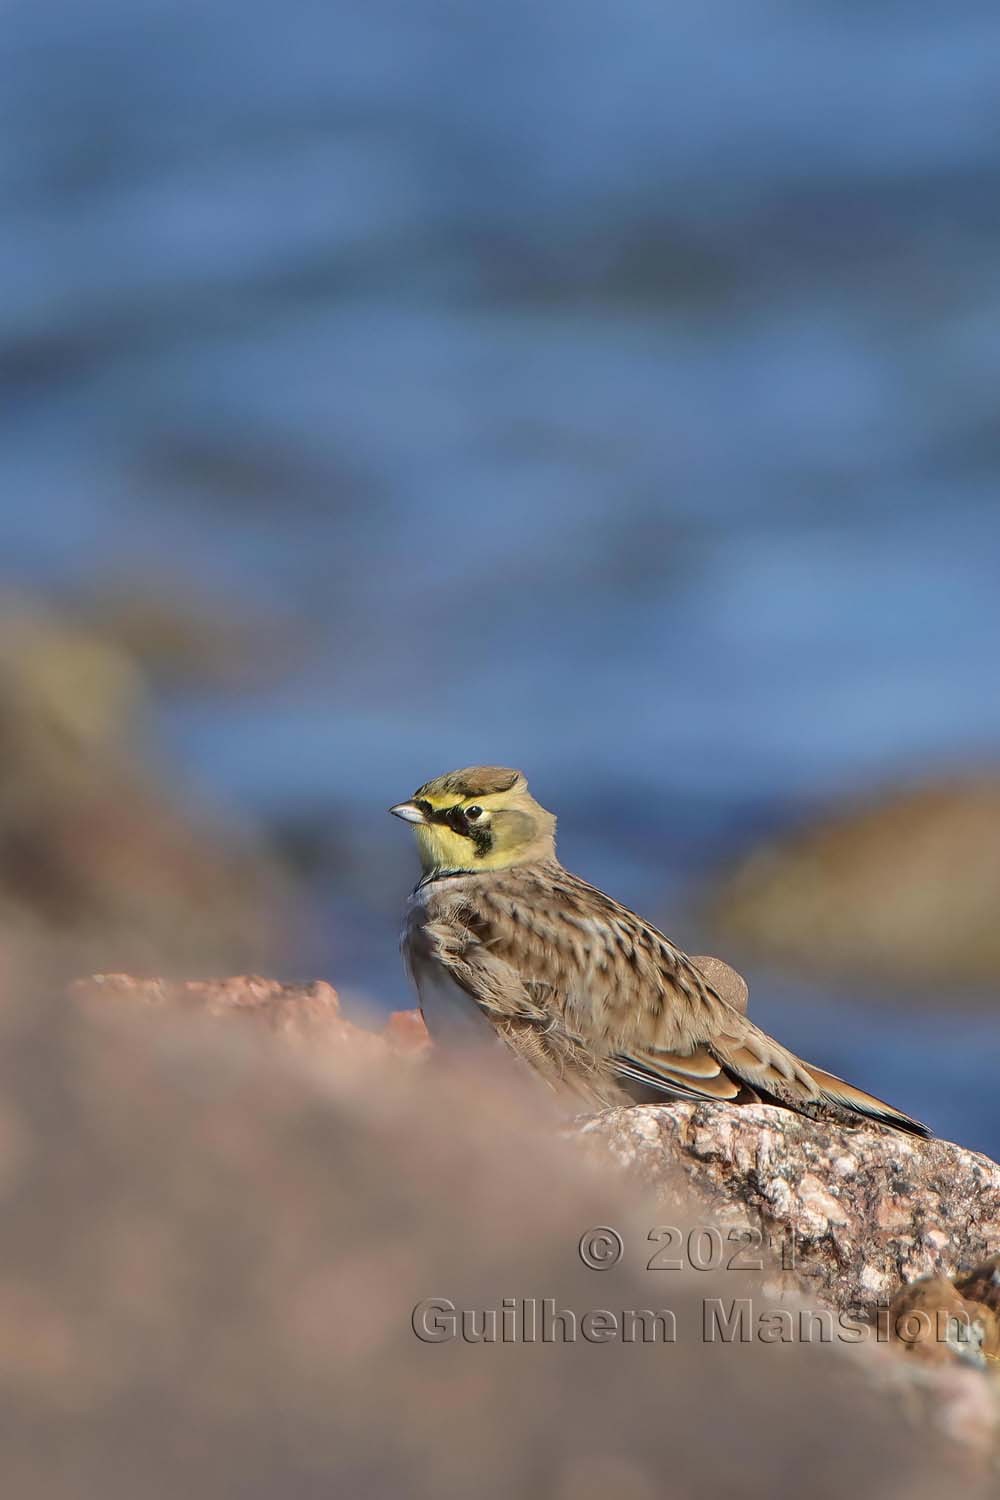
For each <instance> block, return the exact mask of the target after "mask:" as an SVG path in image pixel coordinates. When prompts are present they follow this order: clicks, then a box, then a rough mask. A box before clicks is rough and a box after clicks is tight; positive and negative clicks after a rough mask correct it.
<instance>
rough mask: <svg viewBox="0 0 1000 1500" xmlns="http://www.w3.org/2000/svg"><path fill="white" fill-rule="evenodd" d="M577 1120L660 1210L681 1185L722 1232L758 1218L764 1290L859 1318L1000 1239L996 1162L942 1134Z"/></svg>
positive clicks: (636, 1111)
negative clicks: (793, 1294) (803, 1296)
mask: <svg viewBox="0 0 1000 1500" xmlns="http://www.w3.org/2000/svg"><path fill="white" fill-rule="evenodd" d="M579 1128H580V1131H581V1134H582V1137H583V1139H584V1140H585V1141H587V1142H590V1143H593V1144H597V1143H599V1144H600V1146H601V1148H602V1149H603V1150H606V1151H607V1152H609V1153H610V1154H611V1156H612V1157H613V1158H614V1160H615V1161H616V1162H618V1163H619V1164H620V1165H621V1166H622V1167H623V1168H624V1169H625V1170H626V1172H627V1174H628V1175H629V1176H630V1177H632V1178H634V1179H637V1180H638V1181H641V1182H642V1183H643V1184H645V1185H647V1186H649V1187H651V1188H653V1190H654V1191H655V1192H656V1193H657V1194H658V1196H659V1198H660V1201H661V1202H662V1203H663V1204H664V1205H665V1206H666V1207H668V1208H669V1205H670V1203H671V1202H672V1201H673V1199H674V1197H675V1196H676V1193H677V1191H678V1188H679V1186H681V1185H683V1186H686V1187H687V1188H688V1189H689V1190H692V1191H693V1192H694V1193H695V1194H696V1195H697V1197H698V1198H699V1200H700V1201H701V1202H702V1203H703V1204H704V1206H705V1208H706V1210H708V1211H710V1212H711V1214H712V1215H713V1217H714V1218H715V1219H716V1220H717V1222H718V1224H719V1225H720V1226H721V1227H722V1228H723V1230H725V1229H726V1228H727V1227H728V1228H730V1229H732V1230H733V1231H734V1232H737V1233H743V1232H745V1231H746V1230H747V1229H748V1227H750V1226H757V1225H759V1227H760V1230H761V1233H762V1236H763V1239H762V1243H761V1246H760V1247H759V1254H760V1257H761V1258H762V1260H763V1264H764V1269H765V1271H767V1273H768V1276H769V1282H770V1284H771V1285H772V1286H773V1287H775V1288H778V1289H785V1290H790V1289H798V1290H800V1291H802V1292H805V1293H807V1294H808V1295H809V1296H810V1297H811V1298H812V1299H814V1300H815V1301H817V1302H819V1303H822V1304H825V1305H827V1306H829V1307H833V1308H837V1309H841V1310H850V1311H854V1312H858V1313H860V1314H861V1315H862V1316H864V1317H865V1318H866V1319H876V1318H877V1317H878V1316H879V1315H880V1313H881V1315H882V1316H883V1317H885V1315H886V1312H887V1309H888V1306H889V1303H890V1301H891V1299H892V1298H893V1297H894V1296H895V1294H896V1292H897V1291H898V1289H899V1287H900V1285H901V1283H903V1282H907V1281H911V1280H912V1279H913V1278H914V1277H918V1276H922V1275H924V1274H940V1275H945V1276H950V1275H953V1274H954V1273H955V1272H956V1271H959V1270H960V1269H962V1268H968V1267H970V1266H972V1265H974V1264H975V1263H976V1262H977V1261H980V1260H982V1259H984V1257H986V1256H987V1255H989V1254H990V1253H991V1252H992V1251H994V1250H996V1248H997V1247H998V1246H1000V1166H997V1164H996V1163H995V1162H992V1161H990V1160H989V1158H988V1157H985V1156H980V1155H979V1154H978V1153H976V1152H974V1151H966V1150H963V1148H962V1147H961V1146H955V1145H952V1144H951V1143H950V1142H949V1141H941V1140H929V1141H925V1140H920V1139H918V1138H916V1137H914V1136H906V1135H902V1134H900V1133H899V1132H896V1131H892V1130H888V1129H883V1128H880V1127H878V1126H872V1127H861V1128H852V1127H848V1126H839V1125H836V1124H832V1123H827V1122H820V1121H814V1120H810V1119H806V1118H804V1117H803V1116H801V1115H796V1114H792V1113H791V1112H790V1111H788V1110H783V1109H778V1108H775V1107H773V1106H770V1105H765V1104H756V1105H745V1106H742V1107H740V1108H738V1109H734V1108H732V1106H729V1105H725V1104H709V1103H706V1104H687V1103H676V1104H664V1105H641V1106H637V1107H634V1108H630V1109H629V1108H625V1109H615V1110H609V1111H607V1112H605V1113H603V1114H599V1115H596V1116H593V1117H591V1118H589V1119H587V1120H586V1121H585V1122H584V1123H583V1124H582V1125H581V1126H580V1127H579ZM755 1253H756V1252H755ZM751 1258H752V1257H751ZM746 1262H747V1256H746V1255H744V1256H743V1260H742V1263H743V1264H746Z"/></svg>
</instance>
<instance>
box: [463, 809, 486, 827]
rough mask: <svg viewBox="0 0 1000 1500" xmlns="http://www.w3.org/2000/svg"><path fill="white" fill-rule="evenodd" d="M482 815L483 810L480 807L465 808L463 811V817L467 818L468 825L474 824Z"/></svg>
mask: <svg viewBox="0 0 1000 1500" xmlns="http://www.w3.org/2000/svg"><path fill="white" fill-rule="evenodd" d="M482 814H483V810H482V808H481V807H467V808H466V809H465V816H466V817H467V818H468V820H469V822H470V823H474V822H475V821H476V819H477V818H480V817H482Z"/></svg>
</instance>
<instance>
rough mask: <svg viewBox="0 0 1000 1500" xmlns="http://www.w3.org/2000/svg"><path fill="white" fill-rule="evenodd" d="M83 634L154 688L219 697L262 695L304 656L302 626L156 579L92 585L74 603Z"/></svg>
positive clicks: (186, 584) (137, 576)
mask: <svg viewBox="0 0 1000 1500" xmlns="http://www.w3.org/2000/svg"><path fill="white" fill-rule="evenodd" d="M74 612H75V613H76V614H77V615H78V616H79V618H80V620H81V622H82V625H83V628H84V629H85V630H87V631H92V632H94V633H95V634H97V635H99V636H100V638H101V639H102V640H104V641H106V642H108V643H109V644H112V645H114V646H116V647H117V648H118V649H119V650H120V651H122V652H124V653H126V654H127V655H128V657H129V658H130V659H131V660H134V661H136V662H138V663H139V665H140V666H141V668H142V671H143V672H144V674H145V675H146V677H147V678H148V679H149V680H150V681H151V682H152V683H153V684H154V685H155V686H156V687H163V688H167V689H177V688H184V689H187V690H191V689H196V690H197V689H202V690H211V691H212V692H214V693H219V692H227V691H231V692H239V691H241V690H244V689H247V688H251V687H252V688H254V689H259V688H260V687H261V686H268V685H270V684H272V683H273V682H274V681H275V679H276V678H279V677H280V676H282V675H283V674H287V672H288V669H289V661H290V658H295V659H297V660H302V659H303V658H304V656H305V654H306V645H305V641H304V639H303V631H302V627H301V625H299V626H297V627H295V626H293V625H292V623H291V621H290V620H288V619H287V618H284V617H279V618H276V617H275V616H274V614H273V613H268V612H267V611H266V609H265V607H264V606H263V605H257V607H253V605H251V604H249V603H248V601H247V599H246V598H245V597H243V596H241V597H239V598H233V597H225V596H222V595H217V594H213V593H209V592H208V591H207V590H199V589H196V588H195V587H194V585H193V584H192V583H191V582H190V581H189V580H187V579H183V578H177V577H169V576H163V575H158V574H156V573H150V572H149V569H148V567H146V568H145V569H144V568H143V566H142V565H141V564H138V565H137V566H136V569H135V573H134V576H133V575H129V576H122V575H115V576H113V577H105V578H101V579H99V580H97V581H96V582H91V584H90V585H89V586H88V587H87V589H86V591H83V590H81V592H80V593H79V594H78V595H77V597H76V599H75V601H74Z"/></svg>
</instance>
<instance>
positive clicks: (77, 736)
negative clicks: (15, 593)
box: [0, 596, 298, 973]
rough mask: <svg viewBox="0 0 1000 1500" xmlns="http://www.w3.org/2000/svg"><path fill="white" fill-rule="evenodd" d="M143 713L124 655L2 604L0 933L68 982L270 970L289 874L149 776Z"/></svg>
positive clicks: (67, 623) (98, 639)
mask: <svg viewBox="0 0 1000 1500" xmlns="http://www.w3.org/2000/svg"><path fill="white" fill-rule="evenodd" d="M148 709H149V705H148V701H147V698H146V694H145V690H144V680H143V677H142V674H141V672H140V671H139V669H138V668H137V666H136V664H135V662H134V661H133V660H132V659H131V658H130V657H129V655H128V654H127V653H126V652H124V651H122V650H121V649H120V648H119V647H118V646H116V645H114V644H113V643H112V642H110V641H108V640H106V639H105V638H103V637H102V636H101V635H99V634H97V633H94V632H92V631H89V630H87V629H85V628H82V627H81V626H79V624H76V623H74V622H73V621H72V620H70V619H67V618H66V617H65V616H63V615H60V614H57V613H55V612H53V611H52V610H49V609H46V608H44V607H42V606H40V605H38V604H37V603H32V602H29V601H25V600H23V599H14V598H9V597H5V596H0V751H2V765H3V779H2V784H0V940H3V938H4V936H5V935H6V934H9V933H17V934H18V936H19V939H21V940H23V939H25V938H28V939H30V940H32V941H33V942H34V943H35V945H36V948H37V950H38V952H39V954H41V955H44V956H45V957H46V958H53V957H56V958H58V957H59V956H62V957H63V958H64V960H65V967H66V969H67V970H68V971H69V972H77V973H78V972H80V971H81V970H86V969H90V968H102V967H105V966H108V965H110V964H112V963H113V964H114V965H115V967H116V968H117V967H128V968H135V969H146V970H149V971H151V972H154V973H163V972H191V971H192V970H194V971H197V970H198V969H203V968H220V969H222V970H223V971H225V970H226V969H228V968H231V967H233V966H237V965H238V966H240V967H242V966H245V965H249V964H252V965H262V964H271V963H274V962H277V961H279V960H280V959H281V958H282V957H283V956H284V955H285V953H286V951H287V949H288V947H289V946H290V945H291V944H294V941H295V935H296V930H297V925H298V924H297V923H296V921H295V912H296V910H297V903H296V901H295V899H294V891H293V884H292V880H291V877H290V875H289V873H288V871H287V870H286V869H285V868H284V866H283V865H282V863H281V862H280V860H278V858H277V857H276V856H275V855H274V854H273V853H272V852H271V851H270V850H269V849H268V848H267V847H266V845H265V843H264V841H263V840H262V838H261V837H260V836H259V835H257V834H256V833H254V832H253V831H252V830H249V829H247V828H245V827H242V826H239V825H233V824H231V823H229V822H228V821H226V820H223V819H220V818H218V817H216V816H215V815H213V814H211V813H210V812H209V811H208V810H207V809H206V808H205V807H204V806H203V805H201V803H200V801H199V799H198V798H197V797H195V796H193V795H190V794H189V795H186V796H185V795H182V794H180V793H178V792H175V791H172V790H170V789H169V788H168V786H167V785H166V784H165V778H162V777H161V775H158V774H153V773H151V771H150V769H149V765H150V763H151V762H152V761H153V757H152V755H151V754H150V748H151V747H150V746H149V745H148V744H147V743H146V742H145V739H144V735H143V733H142V725H143V722H144V716H145V715H146V714H147V713H148Z"/></svg>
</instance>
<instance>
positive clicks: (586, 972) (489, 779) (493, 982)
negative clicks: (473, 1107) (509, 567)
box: [389, 766, 931, 1136]
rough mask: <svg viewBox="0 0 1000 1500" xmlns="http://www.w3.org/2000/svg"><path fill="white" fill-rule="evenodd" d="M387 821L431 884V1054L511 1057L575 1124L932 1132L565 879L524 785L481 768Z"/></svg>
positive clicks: (740, 993) (698, 963) (424, 957)
mask: <svg viewBox="0 0 1000 1500" xmlns="http://www.w3.org/2000/svg"><path fill="white" fill-rule="evenodd" d="M389 812H390V813H392V814H394V816H396V817H397V818H402V819H403V820H404V821H406V822H407V823H410V824H412V826H413V829H414V831H415V833H416V838H417V844H418V848H419V853H420V860H421V865H422V875H421V878H420V880H419V881H418V883H417V885H416V887H415V888H414V890H413V892H412V894H411V896H410V899H409V902H408V904H407V908H406V914H405V918H404V923H403V933H402V941H401V946H402V950H403V957H404V963H405V965H406V968H407V969H408V971H409V974H410V977H411V979H412V981H413V983H414V985H415V987H416V990H417V994H418V996H419V1000H420V1007H421V1010H422V1012H423V1016H424V1021H425V1023H426V1026H427V1030H428V1032H429V1033H430V1036H431V1039H432V1041H434V1042H435V1043H436V1044H437V1045H438V1046H439V1047H441V1048H442V1049H443V1050H445V1051H447V1052H451V1053H454V1054H464V1055H468V1054H469V1053H474V1054H476V1055H478V1056H479V1058H480V1060H489V1059H494V1060H499V1059H500V1057H501V1056H506V1058H507V1059H508V1063H505V1066H507V1065H509V1059H510V1058H511V1056H512V1055H513V1057H514V1058H516V1059H517V1060H518V1061H519V1063H520V1065H521V1067H522V1069H523V1066H524V1065H529V1066H530V1068H531V1070H532V1071H533V1074H534V1075H535V1077H536V1078H537V1079H540V1080H541V1081H542V1082H543V1083H544V1084H545V1085H546V1086H547V1088H548V1090H549V1091H550V1093H554V1094H556V1095H557V1096H559V1097H560V1099H562V1100H563V1101H566V1102H567V1103H568V1104H569V1105H570V1107H573V1108H576V1109H577V1111H578V1112H583V1111H585V1110H586V1109H588V1108H590V1109H597V1108H608V1107H615V1106H621V1105H632V1104H636V1103H649V1102H656V1101H657V1100H658V1101H659V1102H661V1103H662V1102H667V1101H669V1100H678V1099H680V1100H694V1101H706V1100H707V1101H716V1102H722V1103H728V1104H734V1105H738V1104H747V1103H755V1102H757V1103H765V1104H772V1105H778V1106H782V1107H784V1108H785V1109H789V1110H793V1111H795V1112H797V1113H798V1114H800V1115H805V1116H809V1117H811V1118H813V1119H816V1120H831V1121H836V1122H839V1123H841V1124H853V1125H858V1124H860V1123H862V1122H865V1121H868V1122H871V1121H874V1122H878V1123H881V1124H883V1125H886V1126H890V1127H892V1128H894V1129H895V1130H898V1131H904V1132H908V1133H909V1134H912V1135H915V1136H929V1135H930V1134H931V1132H930V1130H929V1129H928V1127H927V1126H926V1125H923V1124H921V1123H920V1122H919V1121H918V1120H915V1119H912V1118H911V1117H910V1116H909V1115H907V1114H904V1113H903V1112H902V1111H901V1110H898V1109H895V1108H893V1106H892V1105H890V1104H886V1103H885V1102H884V1101H883V1100H881V1099H878V1098H875V1097H874V1096H873V1095H872V1094H868V1093H865V1092H864V1091H863V1090H862V1089H859V1088H856V1087H855V1086H854V1085H853V1084H850V1083H847V1082H845V1080H844V1079H842V1078H838V1077H837V1076H836V1075H835V1074H833V1073H828V1072H826V1071H825V1070H824V1069H822V1068H818V1067H815V1066H814V1065H813V1064H811V1063H807V1062H804V1061H803V1060H802V1059H801V1058H799V1057H797V1056H795V1054H794V1053H792V1052H790V1051H789V1050H788V1049H787V1048H786V1047H783V1046H782V1045H781V1043H780V1042H778V1041H776V1040H775V1039H774V1038H773V1037H771V1036H769V1035H768V1034H767V1033H766V1032H764V1031H762V1030H761V1029H760V1028H759V1027H758V1026H755V1025H754V1024H753V1022H752V1021H751V1020H750V1019H749V1017H748V1016H747V1015H746V1013H745V1006H746V994H747V990H746V985H745V983H744V981H743V980H742V978H741V976H739V975H738V974H736V972H735V971H734V970H732V969H729V968H728V966H727V965H725V964H724V963H722V961H721V960H717V959H699V958H692V957H690V956H689V955H688V954H686V953H685V952H684V951H683V950H682V949H680V948H679V947H677V946H676V944H674V943H673V942H671V940H670V939H669V938H667V937H665V936H664V934H663V933H662V932H660V931H659V930H658V928H656V927H654V926H653V924H652V923H651V922H647V921H646V920H645V919H644V918H643V917H640V916H638V915H637V914H636V913H635V912H634V911H631V910H630V909H629V908H628V907H627V906H624V905H622V904H621V902H619V901H616V900H615V899H614V898H613V897H611V896H608V895H606V894H605V893H604V892H603V891H601V890H599V889H598V888H597V887H596V886H594V885H591V884H589V883H588V882H587V881H586V880H583V879H581V878H580V876H578V875H574V874H572V873H571V872H570V871H569V870H567V869H566V868H565V867H564V866H563V865H562V864H561V863H560V862H559V859H558V858H557V856H556V839H555V833H556V819H555V817H554V816H553V814H552V813H550V812H548V811H546V809H545V808H544V807H542V806H541V804H540V803H539V802H537V801H536V800H535V798H534V797H533V796H532V795H531V793H530V791H529V790H528V782H527V780H526V778H525V776H524V774H523V772H521V771H518V770H514V769H512V768H510V767H505V766H467V767H465V768H463V769H462V770H458V771H449V772H447V773H446V774H445V775H443V776H438V777H436V778H434V779H433V780H431V781H427V782H425V783H424V784H423V785H422V786H420V787H418V788H417V790H416V791H415V792H414V793H413V796H412V797H411V798H409V799H408V800H407V801H404V802H399V803H396V804H395V805H394V806H393V807H390V808H389Z"/></svg>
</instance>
